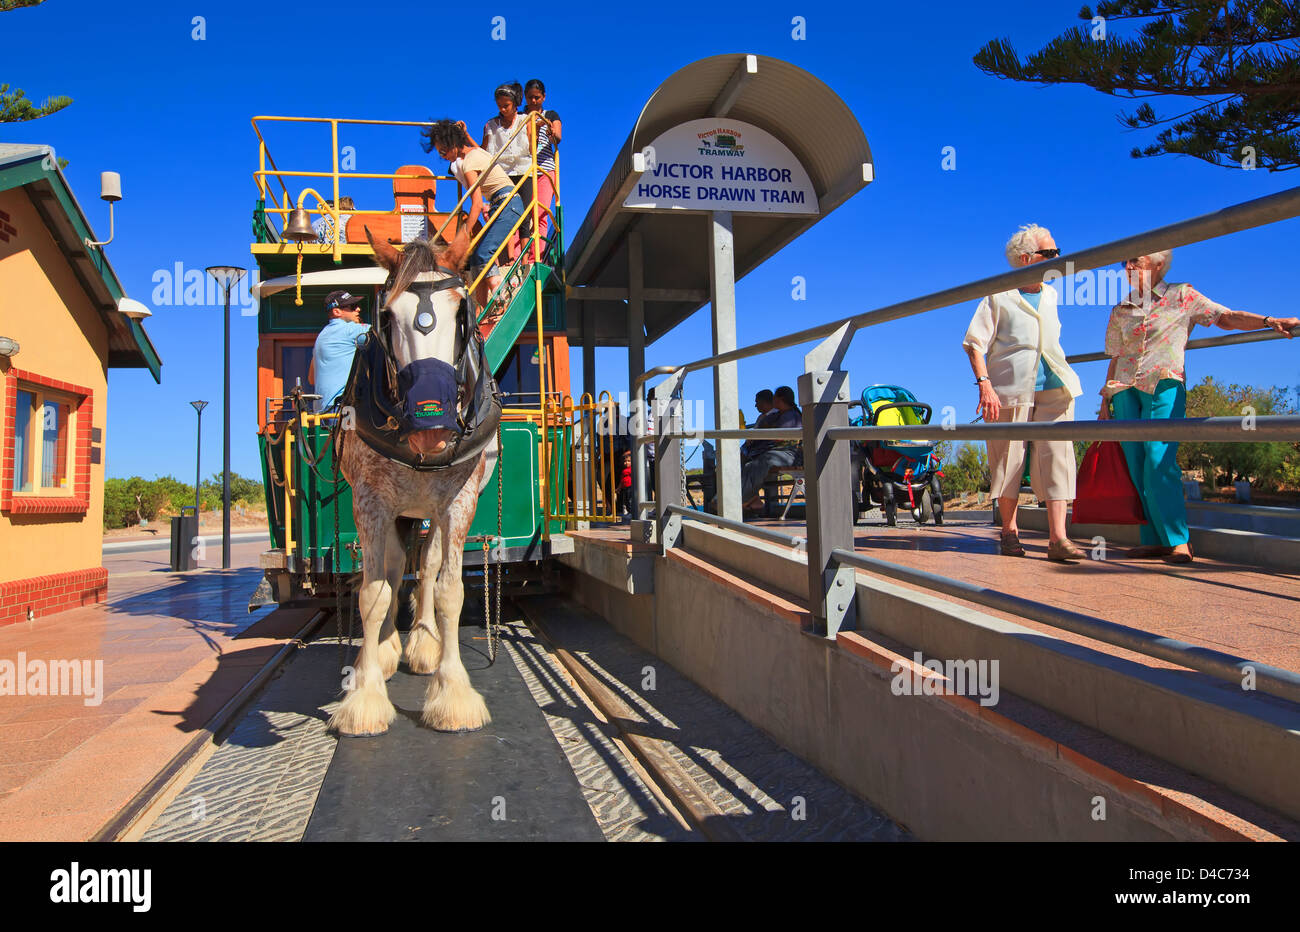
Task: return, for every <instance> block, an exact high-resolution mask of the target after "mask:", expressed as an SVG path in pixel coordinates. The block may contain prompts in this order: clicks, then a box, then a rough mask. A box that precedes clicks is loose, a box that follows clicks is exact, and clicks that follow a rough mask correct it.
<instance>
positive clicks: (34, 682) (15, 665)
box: [0, 650, 104, 706]
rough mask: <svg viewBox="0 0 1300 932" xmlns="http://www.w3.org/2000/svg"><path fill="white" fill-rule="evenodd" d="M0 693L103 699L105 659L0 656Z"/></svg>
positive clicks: (90, 701)
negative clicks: (32, 658)
mask: <svg viewBox="0 0 1300 932" xmlns="http://www.w3.org/2000/svg"><path fill="white" fill-rule="evenodd" d="M0 696H85V697H86V698H85V704H86V705H88V706H97V705H99V704H100V703H101V702H103V701H104V661H102V660H95V661H90V660H48V661H47V660H28V659H27V654H26V652H24V651H21V650H20V651H19V652H18V659H17V661H14V660H5V659H0Z"/></svg>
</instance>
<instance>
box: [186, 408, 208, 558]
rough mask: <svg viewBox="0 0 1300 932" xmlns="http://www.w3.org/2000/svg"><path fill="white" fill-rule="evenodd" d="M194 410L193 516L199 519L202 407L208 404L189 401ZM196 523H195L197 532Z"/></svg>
mask: <svg viewBox="0 0 1300 932" xmlns="http://www.w3.org/2000/svg"><path fill="white" fill-rule="evenodd" d="M190 404H192V405H194V410H195V411H197V412H198V414H199V427H198V431H197V432H196V433H195V436H194V517H195V519H196V520H199V515H201V514H203V509H202V507H201V503H200V500H199V478H200V477H201V476H202V475H203V470H202V468H201V467H200V465H199V464H200V462H201V460H202V457H203V409H204V408H206V407H207V406H208V403H207V402H206V401H191V402H190ZM197 527H198V525H197V524H196V525H195V529H196V531H195V533H197Z"/></svg>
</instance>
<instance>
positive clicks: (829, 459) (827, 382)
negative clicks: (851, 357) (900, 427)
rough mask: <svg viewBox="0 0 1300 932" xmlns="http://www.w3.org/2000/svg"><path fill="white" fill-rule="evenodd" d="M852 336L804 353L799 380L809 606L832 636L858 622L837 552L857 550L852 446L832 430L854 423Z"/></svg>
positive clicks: (851, 580)
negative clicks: (848, 500) (847, 498)
mask: <svg viewBox="0 0 1300 932" xmlns="http://www.w3.org/2000/svg"><path fill="white" fill-rule="evenodd" d="M851 336H852V331H851V330H850V329H849V328H848V325H844V326H842V327H840V328H839V329H838V330H837V331H835V333H833V334H832V335H831V336H829V337H827V338H826V340H824V341H823V342H822V343H820V344H819V345H818V346H817V348H816V349H814V350H813V351H812V352H810V353H809V354H808V355H807V356H805V357H804V370H805V374H804V375H801V376H799V383H798V384H799V404H800V406H801V407H802V408H803V451H804V489H805V492H804V495H805V498H804V501H805V503H806V512H807V521H808V605H809V608H810V609H811V610H812V613H813V620H814V621H813V623H814V627H815V629H816V630H817V632H818V633H819V634H822V635H824V636H825V637H827V638H829V639H832V640H833V639H834V638H835V635H836V634H837V633H838V632H839V630H840V629H841V628H844V627H847V628H852V627H853V624H852V622H851V618H852V615H851V613H852V612H853V611H854V610H855V609H854V595H855V592H856V589H857V586H856V580H855V571H854V570H853V568H852V567H841V566H840V565H839V564H838V563H837V562H836V560H835V558H834V556H832V554H833V552H834V551H835V550H836V549H841V548H842V549H844V550H852V549H853V518H852V510H851V509H846V508H845V507H844V504H843V502H844V495H845V494H846V493H847V492H848V489H849V482H850V462H849V448H848V446H847V445H846V444H845V443H843V442H842V441H841V442H837V441H836V440H835V438H834V437H832V436H829V435H828V433H827V432H828V431H830V430H831V429H833V428H836V427H847V426H848V424H849V374H848V373H847V372H845V371H844V370H843V369H841V368H840V367H841V365H842V364H843V359H844V352H845V350H847V348H848V345H849V339H850V338H851ZM846 620H849V623H848V624H847V625H846V623H845V622H846Z"/></svg>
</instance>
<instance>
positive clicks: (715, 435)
mask: <svg viewBox="0 0 1300 932" xmlns="http://www.w3.org/2000/svg"><path fill="white" fill-rule="evenodd" d="M1242 420H1243V419H1242V418H1240V417H1194V418H1169V419H1158V420H1149V421H1142V420H1138V421H1117V420H1106V421H1034V422H1021V423H1010V422H1008V423H1005V424H1001V423H999V424H953V425H950V426H947V427H945V426H944V425H942V424H908V425H900V426H896V427H832V428H831V429H829V430H828V431H826V433H827V435H828V436H830V437H832V438H834V439H836V440H875V439H879V438H887V439H890V440H1166V441H1168V440H1172V441H1177V442H1180V443H1183V442H1187V443H1191V442H1196V441H1206V442H1228V443H1232V442H1234V441H1235V442H1241V443H1265V442H1272V441H1277V440H1282V441H1294V440H1300V415H1294V414H1266V415H1261V416H1259V417H1256V418H1254V419H1253V421H1252V424H1253V426H1252V427H1244V426H1243V424H1242ZM1243 434H1250V435H1251V436H1249V437H1243V436H1242V435H1243ZM656 436H657V437H658V438H659V439H665V438H668V437H678V438H682V439H692V440H693V439H705V440H801V439H803V432H802V431H801V430H798V429H796V428H793V427H763V428H752V427H751V428H746V429H744V430H741V429H740V428H735V429H732V430H693V431H665V432H664V433H662V434H658V435H647V436H643V437H636V438H634V439H635V441H636V442H637V443H653V442H654V441H655V439H656Z"/></svg>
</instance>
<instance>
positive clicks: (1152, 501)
mask: <svg viewBox="0 0 1300 932" xmlns="http://www.w3.org/2000/svg"><path fill="white" fill-rule="evenodd" d="M1110 403H1111V410H1112V412H1113V413H1114V416H1115V419H1116V420H1119V421H1136V420H1144V421H1145V420H1155V419H1156V418H1175V417H1176V418H1181V417H1184V416H1185V415H1186V413H1187V389H1186V387H1185V386H1184V385H1183V383H1182V382H1180V381H1178V380H1177V379H1161V380H1160V383H1159V384H1158V385H1156V391H1155V394H1154V395H1153V394H1151V393H1149V392H1144V391H1139V390H1138V389H1136V388H1126V389H1124V391H1122V392H1116V393H1115V395H1114V396H1113V397H1112V398H1111V400H1110ZM1120 446H1121V447H1123V449H1124V459H1125V460H1126V461H1127V463H1128V474H1129V476H1131V477H1132V479H1133V485H1134V486H1136V487H1137V491H1138V496H1139V497H1140V498H1141V499H1142V510H1143V511H1145V512H1146V516H1147V523H1146V524H1144V525H1142V531H1141V540H1142V543H1143V544H1147V545H1155V546H1161V547H1176V546H1178V545H1179V544H1185V543H1187V506H1186V505H1184V504H1183V473H1182V470H1180V469H1179V468H1178V444H1176V443H1168V442H1165V441H1159V440H1140V441H1139V440H1125V441H1121V442H1120Z"/></svg>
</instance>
